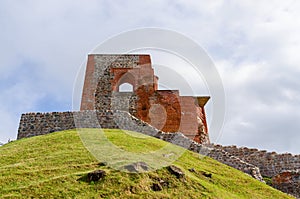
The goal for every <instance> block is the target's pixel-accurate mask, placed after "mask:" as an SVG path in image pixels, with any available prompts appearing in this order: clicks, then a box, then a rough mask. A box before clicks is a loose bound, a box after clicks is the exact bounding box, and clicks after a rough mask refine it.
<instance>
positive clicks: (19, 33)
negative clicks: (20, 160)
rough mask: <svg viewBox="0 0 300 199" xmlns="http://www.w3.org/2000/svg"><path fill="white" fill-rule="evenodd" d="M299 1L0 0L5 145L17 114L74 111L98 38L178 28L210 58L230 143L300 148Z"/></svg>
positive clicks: (0, 129) (0, 113)
mask: <svg viewBox="0 0 300 199" xmlns="http://www.w3.org/2000/svg"><path fill="white" fill-rule="evenodd" d="M299 10H300V2H299V1H293V0H287V1H280V0H278V1H276V0H273V1H267V0H265V1H263V0H259V1H258V0H257V1H253V0H244V1H238V0H236V1H231V0H228V1H221V0H219V1H217V0H216V1H204V0H203V1H199V0H194V1H189V0H172V1H161V0H157V1H156V0H152V1H137V0H136V1H121V0H116V1H104V0H103V1H102V0H88V1H86V0H63V1H62V0H51V1H50V0H49V1H47V0H44V1H38V0H22V1H18V0H1V1H0V43H1V45H0V93H1V94H0V142H3V143H4V142H7V140H8V139H15V138H16V134H17V128H18V122H19V119H20V116H21V113H24V112H36V111H41V112H48V111H65V110H71V109H72V91H73V83H74V81H75V77H76V74H77V71H78V69H79V67H80V65H81V64H82V63H83V62H84V61H85V58H86V56H87V53H89V52H90V51H91V50H92V49H93V48H94V47H95V46H96V45H97V44H99V43H100V42H103V41H105V40H106V39H107V38H109V37H111V36H113V35H115V34H118V33H120V32H124V31H128V30H132V29H136V28H144V27H158V28H166V29H170V30H174V31H177V32H179V33H182V34H184V35H186V36H187V37H189V38H191V39H193V40H194V41H195V42H197V43H198V44H199V45H200V46H202V47H203V48H204V49H205V50H206V51H207V53H208V54H209V56H210V57H211V58H212V59H213V61H214V63H215V65H216V67H217V69H218V71H219V73H220V76H221V78H222V81H223V84H224V89H225V94H226V118H225V122H224V126H223V130H222V134H221V135H222V136H221V138H220V139H219V140H218V142H219V143H221V144H224V145H229V144H230V145H231V144H235V145H238V146H248V147H257V148H260V149H267V150H270V151H273V150H274V151H277V152H292V153H297V154H299V153H300V79H299V77H300V56H299V55H298V53H299V52H300V14H299Z"/></svg>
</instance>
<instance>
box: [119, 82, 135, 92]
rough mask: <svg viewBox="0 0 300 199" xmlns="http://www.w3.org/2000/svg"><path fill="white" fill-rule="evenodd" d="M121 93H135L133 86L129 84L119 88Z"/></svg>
mask: <svg viewBox="0 0 300 199" xmlns="http://www.w3.org/2000/svg"><path fill="white" fill-rule="evenodd" d="M119 92H133V86H132V85H131V84H129V83H123V84H121V85H120V86H119Z"/></svg>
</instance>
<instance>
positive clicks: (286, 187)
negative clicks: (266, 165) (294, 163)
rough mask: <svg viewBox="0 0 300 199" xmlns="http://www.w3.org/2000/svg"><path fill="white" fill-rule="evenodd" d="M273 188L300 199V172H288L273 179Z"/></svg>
mask: <svg viewBox="0 0 300 199" xmlns="http://www.w3.org/2000/svg"><path fill="white" fill-rule="evenodd" d="M272 186H273V187H274V188H276V189H279V190H281V191H283V192H285V193H289V194H291V195H293V196H295V197H297V198H300V170H286V171H283V172H281V173H279V174H277V175H276V176H274V177H273V178H272Z"/></svg>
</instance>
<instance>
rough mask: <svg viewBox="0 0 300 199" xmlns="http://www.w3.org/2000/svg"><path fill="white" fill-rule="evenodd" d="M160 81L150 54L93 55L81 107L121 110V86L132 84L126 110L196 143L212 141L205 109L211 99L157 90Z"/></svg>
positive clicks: (174, 91)
mask: <svg viewBox="0 0 300 199" xmlns="http://www.w3.org/2000/svg"><path fill="white" fill-rule="evenodd" d="M157 81H158V77H156V76H155V75H154V70H153V68H152V66H151V59H150V56H149V55H98V54H95V55H89V57H88V63H87V67H86V75H85V82H84V88H83V94H82V103H81V110H98V111H107V110H117V109H118V108H119V107H120V106H119V105H118V103H116V102H119V101H120V100H118V99H116V98H117V97H118V96H121V95H120V94H118V93H119V86H120V85H122V84H123V83H129V84H131V85H132V87H133V92H132V95H131V97H130V98H128V99H126V100H125V101H126V104H127V107H124V106H123V108H122V110H127V111H129V113H131V114H132V115H133V116H135V117H137V118H139V119H141V120H143V121H145V122H147V123H149V124H151V125H152V126H154V127H155V128H157V129H159V130H162V131H165V132H178V131H180V132H182V133H183V134H185V135H186V136H188V137H189V138H191V139H193V140H195V141H196V142H199V143H209V136H208V129H207V124H206V117H205V111H204V105H205V103H206V102H207V100H208V99H209V98H208V97H182V96H180V94H179V91H177V90H168V91H167V90H157V87H158V82H157ZM93 89H94V90H93ZM199 99H200V100H199ZM203 102H204V103H203ZM123 105H125V104H124V103H123Z"/></svg>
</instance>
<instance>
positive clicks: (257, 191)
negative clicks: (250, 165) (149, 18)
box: [0, 129, 292, 199]
mask: <svg viewBox="0 0 300 199" xmlns="http://www.w3.org/2000/svg"><path fill="white" fill-rule="evenodd" d="M83 133H85V135H94V134H97V135H101V136H103V135H105V137H106V138H107V139H108V140H109V143H112V144H114V145H115V146H118V148H119V149H122V150H125V151H129V152H132V153H139V154H143V153H145V154H146V153H149V151H154V152H155V151H156V150H159V149H161V148H164V147H165V146H166V145H167V143H166V142H164V141H161V140H158V139H155V138H152V137H145V136H143V139H141V138H140V137H139V134H137V133H133V132H124V131H120V130H105V131H104V133H103V132H102V133H101V132H99V130H97V129H82V131H80V132H77V131H76V130H69V131H62V132H57V133H52V134H48V135H44V136H37V137H32V138H28V139H22V140H18V141H14V142H11V143H9V144H6V145H4V146H1V147H0V173H1V175H0V198H255V199H258V198H264V199H265V198H292V197H290V196H288V195H286V194H284V193H281V192H279V191H277V190H275V189H273V188H271V187H269V186H267V185H265V184H264V183H261V182H259V181H256V180H254V179H252V178H251V177H249V176H247V175H246V174H244V173H242V172H240V171H238V170H235V169H233V168H231V167H228V166H226V165H223V164H221V163H219V162H217V161H215V160H212V159H210V158H208V157H203V156H200V155H199V154H196V153H193V152H190V151H185V152H184V153H183V154H182V156H180V158H179V159H177V160H176V161H175V162H173V164H174V165H176V166H177V167H179V168H181V169H182V170H183V171H184V173H185V178H184V179H178V178H177V177H176V176H174V175H173V174H171V173H170V172H169V170H168V169H167V168H166V167H163V168H160V169H158V170H154V171H150V172H144V173H139V174H138V173H126V172H121V171H119V170H117V169H112V168H110V167H109V166H105V165H103V164H99V163H100V162H102V160H101V155H98V156H97V154H96V155H95V156H96V157H97V158H95V156H93V155H91V153H90V152H89V151H88V150H87V149H86V147H85V146H84V145H83V142H82V141H81V139H82V137H80V134H83ZM132 135H135V136H132ZM95 140H96V141H97V139H95ZM96 141H95V142H96ZM98 141H99V140H98ZM85 144H86V143H85ZM173 148H174V153H177V152H178V151H176V150H178V148H179V147H177V146H173ZM89 150H90V149H89ZM99 151H101V147H100V150H99ZM103 151H104V152H105V153H106V151H108V150H105V149H103ZM94 154H95V153H94ZM102 154H103V153H102ZM115 159H117V158H115ZM162 159H163V158H162ZM103 161H106V159H105V160H103ZM153 162H159V160H158V159H153ZM191 168H194V171H189V169H191ZM97 169H101V170H104V171H106V173H107V176H105V178H104V179H102V180H100V181H99V182H87V181H86V180H85V179H86V176H87V173H89V172H91V171H94V170H97ZM203 173H209V174H212V177H211V178H210V177H206V176H205V175H203ZM159 181H163V182H165V184H166V186H165V185H164V186H162V187H163V189H162V190H161V191H153V190H152V188H151V187H152V185H153V183H158V182H159Z"/></svg>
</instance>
